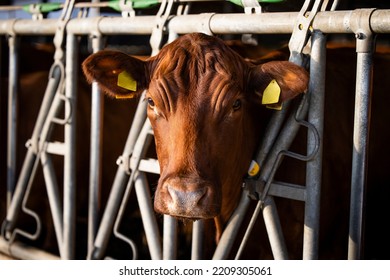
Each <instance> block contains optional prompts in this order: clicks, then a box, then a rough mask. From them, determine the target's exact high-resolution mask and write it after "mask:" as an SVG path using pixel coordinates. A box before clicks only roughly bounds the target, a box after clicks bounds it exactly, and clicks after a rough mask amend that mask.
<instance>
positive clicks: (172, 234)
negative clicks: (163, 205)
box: [163, 215, 177, 260]
mask: <svg viewBox="0 0 390 280" xmlns="http://www.w3.org/2000/svg"><path fill="white" fill-rule="evenodd" d="M163 235H164V237H163V259H164V260H174V259H176V257H177V220H176V218H174V217H171V216H168V215H164V233H163Z"/></svg>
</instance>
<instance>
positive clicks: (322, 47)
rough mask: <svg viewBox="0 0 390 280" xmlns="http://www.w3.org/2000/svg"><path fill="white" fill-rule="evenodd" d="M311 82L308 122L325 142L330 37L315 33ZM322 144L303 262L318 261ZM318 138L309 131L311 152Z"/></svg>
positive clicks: (314, 167)
mask: <svg viewBox="0 0 390 280" xmlns="http://www.w3.org/2000/svg"><path fill="white" fill-rule="evenodd" d="M311 42H312V43H311V56H310V59H311V61H310V81H309V93H308V94H310V100H309V112H308V121H309V122H310V123H311V124H312V125H314V127H315V128H316V130H317V132H318V134H319V136H320V139H321V140H322V139H323V123H324V101H325V100H324V99H325V98H324V96H325V72H326V69H325V66H326V37H325V35H324V34H323V33H321V32H319V31H315V32H313V34H312V41H311ZM322 144H323V143H322V141H320V143H319V145H320V147H319V149H318V152H317V154H316V155H315V157H314V158H313V159H312V160H310V161H308V162H307V164H306V166H307V168H306V200H305V222H304V234H303V240H304V242H303V259H318V240H319V239H318V235H319V222H320V191H321V178H322ZM316 145H318V143H316V139H315V137H314V135H313V134H312V133H311V132H310V131H309V132H308V142H307V153H308V154H309V153H311V151H313V150H314V149H315V146H316Z"/></svg>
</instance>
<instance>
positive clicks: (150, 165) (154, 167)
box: [138, 158, 160, 174]
mask: <svg viewBox="0 0 390 280" xmlns="http://www.w3.org/2000/svg"><path fill="white" fill-rule="evenodd" d="M138 170H139V171H143V172H148V173H154V174H160V165H159V164H158V161H157V159H153V158H149V159H142V160H141V161H140V163H139V166H138Z"/></svg>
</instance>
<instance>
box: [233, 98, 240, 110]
mask: <svg viewBox="0 0 390 280" xmlns="http://www.w3.org/2000/svg"><path fill="white" fill-rule="evenodd" d="M240 108H241V99H237V100H236V101H234V103H233V110H234V111H237V110H238V109H240Z"/></svg>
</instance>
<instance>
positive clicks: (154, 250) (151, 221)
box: [134, 171, 162, 260]
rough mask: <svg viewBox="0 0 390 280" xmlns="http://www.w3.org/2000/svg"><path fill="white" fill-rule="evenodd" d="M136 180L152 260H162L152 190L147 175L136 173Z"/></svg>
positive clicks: (135, 185)
mask: <svg viewBox="0 0 390 280" xmlns="http://www.w3.org/2000/svg"><path fill="white" fill-rule="evenodd" d="M136 172H137V174H136V175H135V179H134V188H135V192H136V194H137V200H138V205H139V208H140V212H141V217H142V223H143V225H144V229H145V235H146V240H147V242H148V247H149V251H150V256H151V258H152V260H161V258H162V248H161V237H160V234H159V230H158V226H157V221H156V216H155V213H154V209H153V205H152V201H151V199H150V197H151V195H150V190H149V186H148V183H147V180H146V176H145V173H143V172H139V171H136Z"/></svg>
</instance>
